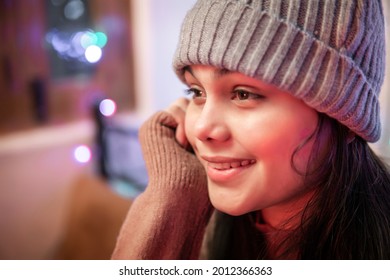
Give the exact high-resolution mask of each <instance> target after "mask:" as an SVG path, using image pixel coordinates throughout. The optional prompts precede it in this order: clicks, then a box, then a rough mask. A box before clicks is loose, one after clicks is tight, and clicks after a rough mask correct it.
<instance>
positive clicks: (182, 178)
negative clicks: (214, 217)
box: [112, 112, 212, 259]
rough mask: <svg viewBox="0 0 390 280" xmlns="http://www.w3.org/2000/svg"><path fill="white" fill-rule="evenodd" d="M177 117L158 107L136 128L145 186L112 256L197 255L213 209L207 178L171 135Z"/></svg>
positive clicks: (116, 257) (186, 256)
mask: <svg viewBox="0 0 390 280" xmlns="http://www.w3.org/2000/svg"><path fill="white" fill-rule="evenodd" d="M176 126H177V123H176V122H175V119H174V118H173V117H172V116H171V115H170V114H168V113H166V112H157V113H156V114H155V115H154V116H152V117H151V118H150V119H149V120H148V121H146V122H145V123H144V124H143V125H142V127H141V129H140V143H141V146H142V151H143V155H144V158H145V163H146V167H147V170H148V175H149V183H148V186H147V188H146V190H145V192H143V193H142V194H140V195H139V196H138V197H137V198H136V200H135V201H134V202H133V204H132V206H131V208H130V210H129V212H128V214H127V217H126V220H125V222H124V223H123V226H122V228H121V231H120V234H119V237H118V241H117V244H116V247H115V250H114V253H113V255H112V258H113V259H198V258H199V254H200V249H201V244H202V240H203V235H204V232H205V229H206V225H207V223H208V221H209V218H210V216H211V213H212V206H211V203H210V200H209V197H208V192H207V177H206V172H205V170H204V168H203V167H202V165H201V163H200V162H199V160H198V159H197V158H196V156H195V155H194V154H192V153H190V152H188V151H186V150H185V149H184V148H183V147H181V146H180V145H179V144H178V143H177V142H176V138H175V130H174V128H175V127H176Z"/></svg>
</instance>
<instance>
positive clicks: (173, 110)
mask: <svg viewBox="0 0 390 280" xmlns="http://www.w3.org/2000/svg"><path fill="white" fill-rule="evenodd" d="M189 102H190V101H189V100H188V99H186V98H179V99H177V100H176V101H175V102H174V103H172V105H170V106H169V107H168V108H167V109H165V111H166V112H168V113H169V114H171V115H172V117H173V118H174V119H175V121H176V123H177V127H176V133H175V137H176V140H177V142H179V144H180V145H181V146H182V147H184V148H185V149H186V150H191V146H190V144H189V142H188V140H187V136H186V134H185V116H186V111H187V107H188V104H189Z"/></svg>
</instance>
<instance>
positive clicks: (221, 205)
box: [210, 197, 251, 216]
mask: <svg viewBox="0 0 390 280" xmlns="http://www.w3.org/2000/svg"><path fill="white" fill-rule="evenodd" d="M210 201H211V204H212V205H213V206H214V208H215V209H217V210H218V211H220V212H222V213H225V214H228V215H230V216H241V215H244V214H247V213H249V212H251V211H250V210H248V209H246V208H244V207H242V206H238V205H236V206H232V204H231V203H229V202H228V201H225V202H224V201H220V200H213V199H212V198H211V197H210Z"/></svg>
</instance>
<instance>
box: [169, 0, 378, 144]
mask: <svg viewBox="0 0 390 280" xmlns="http://www.w3.org/2000/svg"><path fill="white" fill-rule="evenodd" d="M384 44H385V38H384V19H383V12H382V5H381V3H380V0H199V1H198V2H197V3H196V4H195V6H194V8H193V9H192V10H190V11H189V13H188V14H187V16H186V19H185V21H184V23H183V25H182V31H181V35H180V41H179V45H178V48H177V51H176V55H175V57H174V62H173V65H174V68H175V70H176V73H177V74H178V76H179V77H180V79H182V80H183V81H184V77H183V68H184V67H185V66H188V65H193V64H206V65H213V66H216V67H220V68H225V69H228V70H231V71H239V72H242V73H244V74H246V75H248V76H250V77H253V78H256V79H261V80H263V81H264V82H266V83H269V84H273V85H276V86H277V87H279V88H281V89H282V90H285V91H287V92H289V93H291V94H292V95H294V96H296V97H297V98H300V99H302V100H303V101H304V102H305V103H306V104H308V105H309V106H310V107H312V108H314V109H316V110H317V111H319V112H323V113H326V114H327V115H329V116H330V117H332V118H335V119H337V120H338V121H339V122H341V123H342V124H344V125H345V126H347V127H349V128H350V129H351V130H352V131H354V132H355V133H356V134H358V135H359V136H361V137H362V138H364V139H365V140H367V141H369V142H375V141H377V140H378V139H379V137H380V132H381V126H380V115H379V104H378V95H379V92H380V88H381V86H382V83H383V78H384V66H385V45H384Z"/></svg>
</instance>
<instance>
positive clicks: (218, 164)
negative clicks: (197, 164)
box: [203, 157, 256, 170]
mask: <svg viewBox="0 0 390 280" xmlns="http://www.w3.org/2000/svg"><path fill="white" fill-rule="evenodd" d="M203 159H204V160H205V161H207V166H208V167H211V168H214V169H217V170H228V169H232V168H238V167H245V166H248V165H251V164H254V163H255V162H256V160H254V159H244V160H234V159H227V158H219V157H218V158H209V157H203Z"/></svg>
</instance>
